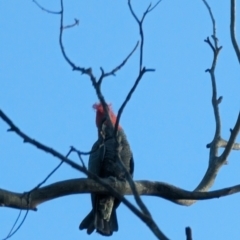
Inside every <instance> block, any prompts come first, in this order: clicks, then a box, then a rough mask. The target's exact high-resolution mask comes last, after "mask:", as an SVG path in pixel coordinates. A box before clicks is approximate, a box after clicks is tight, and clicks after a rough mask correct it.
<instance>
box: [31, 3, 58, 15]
mask: <svg viewBox="0 0 240 240" xmlns="http://www.w3.org/2000/svg"><path fill="white" fill-rule="evenodd" d="M33 2H34V3H35V4H36V5H37V6H38V7H39V8H40V9H41V10H43V11H44V12H47V13H51V14H61V12H60V11H59V12H57V11H51V10H48V9H46V8H44V7H42V6H41V5H40V4H39V3H38V2H37V1H35V0H33Z"/></svg>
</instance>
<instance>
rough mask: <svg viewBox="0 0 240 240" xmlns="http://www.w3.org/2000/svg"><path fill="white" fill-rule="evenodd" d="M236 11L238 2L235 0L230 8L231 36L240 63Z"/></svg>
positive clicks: (232, 0)
mask: <svg viewBox="0 0 240 240" xmlns="http://www.w3.org/2000/svg"><path fill="white" fill-rule="evenodd" d="M235 10H236V1H235V0H231V7H230V35H231V40H232V45H233V48H234V50H235V53H236V55H237V58H238V62H239V63H240V49H239V46H238V43H237V39H236V34H235V23H236V19H235V18H236V14H235Z"/></svg>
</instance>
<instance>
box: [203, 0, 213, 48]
mask: <svg viewBox="0 0 240 240" xmlns="http://www.w3.org/2000/svg"><path fill="white" fill-rule="evenodd" d="M202 1H203V3H204V4H205V6H206V8H207V9H208V12H209V15H210V18H211V20H212V28H213V35H212V36H214V38H215V39H216V41H217V37H216V22H215V19H214V16H213V13H212V10H211V8H210V6H209V4H208V3H207V1H206V0H202ZM215 48H217V46H216V45H215Z"/></svg>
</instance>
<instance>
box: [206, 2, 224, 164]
mask: <svg viewBox="0 0 240 240" xmlns="http://www.w3.org/2000/svg"><path fill="white" fill-rule="evenodd" d="M203 2H204V4H205V6H206V7H207V9H208V12H209V15H210V17H211V20H212V26H213V33H212V39H213V42H214V45H213V44H212V42H211V40H210V39H209V37H208V38H207V39H205V40H204V41H205V42H206V43H207V44H208V45H209V46H210V47H211V49H212V50H213V61H212V66H211V68H210V69H208V70H206V72H209V74H210V77H211V82H212V106H213V112H214V117H215V122H216V128H215V135H214V138H213V141H212V143H211V146H210V154H209V163H212V162H214V161H215V160H216V157H217V156H218V146H217V145H218V141H219V140H220V139H221V119H220V113H219V103H220V102H219V98H218V96H217V85H216V78H215V68H216V64H217V58H218V54H219V52H220V50H221V48H222V47H218V39H217V36H216V23H215V19H214V16H213V13H212V10H211V8H210V6H209V5H208V3H207V1H205V0H203Z"/></svg>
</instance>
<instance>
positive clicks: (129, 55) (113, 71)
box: [97, 41, 139, 85]
mask: <svg viewBox="0 0 240 240" xmlns="http://www.w3.org/2000/svg"><path fill="white" fill-rule="evenodd" d="M138 44H139V41H138V42H137V43H136V45H135V47H134V48H133V50H132V51H131V52H130V53H129V54H128V56H127V57H126V58H125V59H124V60H123V62H122V63H121V64H119V65H118V66H117V67H115V68H114V69H113V70H112V71H110V72H107V73H105V72H104V70H103V68H100V69H101V72H102V74H101V76H100V78H99V80H98V82H97V83H98V85H101V83H102V80H103V79H104V78H105V77H108V76H110V75H113V76H115V73H116V72H117V71H119V70H120V69H121V68H122V67H123V66H124V65H125V64H126V63H127V61H128V59H129V58H130V57H131V56H132V55H133V53H134V52H135V51H136V49H137V47H138Z"/></svg>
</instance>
